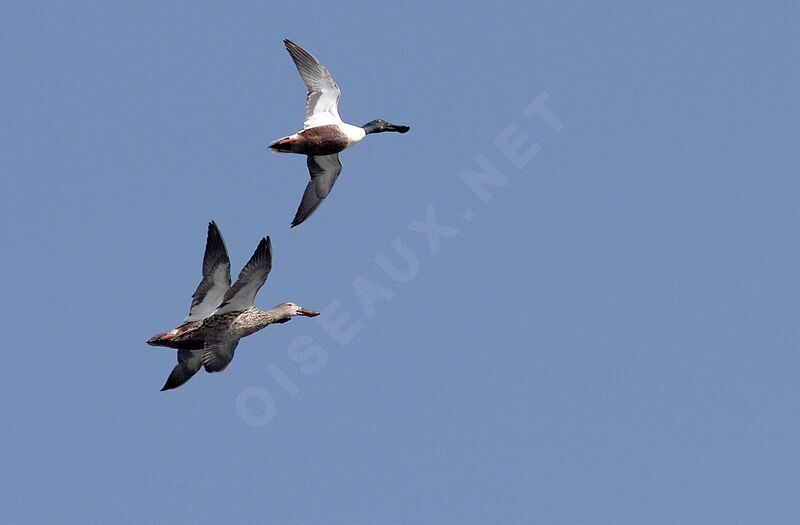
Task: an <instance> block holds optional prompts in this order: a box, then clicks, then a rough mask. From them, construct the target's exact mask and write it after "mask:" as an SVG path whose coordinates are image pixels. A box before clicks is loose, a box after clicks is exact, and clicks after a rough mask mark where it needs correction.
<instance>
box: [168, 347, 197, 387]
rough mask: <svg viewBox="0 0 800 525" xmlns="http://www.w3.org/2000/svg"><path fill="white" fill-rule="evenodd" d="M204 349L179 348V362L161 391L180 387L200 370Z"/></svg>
mask: <svg viewBox="0 0 800 525" xmlns="http://www.w3.org/2000/svg"><path fill="white" fill-rule="evenodd" d="M202 356H203V350H178V364H177V365H175V368H173V369H172V373H171V374H170V375H169V377H168V378H167V382H166V383H164V386H163V387H161V391H162V392H163V391H164V390H172V389H173V388H178V387H179V386H181V385H182V384H184V383H185V382H187V381H188V380H190V379H191V378H192V376H193V375H195V374H196V373H197V371H198V370H200V366H201V365H202V361H201V358H202Z"/></svg>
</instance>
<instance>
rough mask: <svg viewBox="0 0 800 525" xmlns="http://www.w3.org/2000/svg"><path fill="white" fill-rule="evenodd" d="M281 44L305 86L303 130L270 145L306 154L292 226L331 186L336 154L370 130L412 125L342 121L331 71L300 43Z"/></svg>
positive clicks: (337, 164)
mask: <svg viewBox="0 0 800 525" xmlns="http://www.w3.org/2000/svg"><path fill="white" fill-rule="evenodd" d="M283 43H284V44H285V45H286V50H287V51H289V54H290V55H291V56H292V60H294V65H295V66H297V71H298V72H299V73H300V77H301V78H302V79H303V82H305V84H306V87H307V88H308V95H307V97H306V121H305V122H304V123H303V129H302V130H301V131H298V132H297V133H295V134H294V135H289V136H288V137H283V138H281V139H278V140H276V141H275V142H273V143H272V144H270V145H269V147H270V148H271V149H272V150H274V151H278V152H281V153H301V154H303V155H307V157H308V158H307V160H306V163H307V165H308V172H309V174H310V175H311V181H310V182H309V183H308V185H307V186H306V191H305V192H304V193H303V199H302V200H301V201H300V207H299V208H298V209H297V213H296V214H295V216H294V220H292V228H294V227H295V226H297V225H298V224H300V223H302V222H303V221H304V220H306V219H307V218H308V217H309V216H310V215H311V214H312V213H314V210H316V209H317V208H318V207H319V205H320V204H321V203H322V201H323V200H325V197H327V196H328V193H330V191H331V188H333V184H334V183H335V182H336V178H337V177H338V176H339V173H340V172H341V171H342V164H341V162H339V155H338V153H339V152H340V151H342V150H343V149H345V148H349V147H350V146H352V145H353V144H356V143H358V142H360V141H361V139H363V138H364V137H366V136H367V135H369V134H370V133H383V132H384V131H396V132H397V133H405V132H407V131H408V130H409V129H411V128H409V127H408V126H401V125H397V124H391V123H389V122H386V121H385V120H382V119H377V120H373V121H371V122H367V123H366V124H364V125H363V126H353V125H352V124H347V123H345V122H342V119H341V118H340V117H339V95H341V91H339V86H337V85H336V82H334V80H333V77H331V74H330V73H328V70H327V69H325V66H323V65H322V64H320V63H319V60H317V59H316V58H315V57H314V55H312V54H311V53H309V52H308V51H306V50H305V49H303V48H302V47H300V46H299V45H297V44H295V43H294V42H292V41H291V40H288V39H287V40H284V41H283Z"/></svg>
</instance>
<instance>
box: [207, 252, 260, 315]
mask: <svg viewBox="0 0 800 525" xmlns="http://www.w3.org/2000/svg"><path fill="white" fill-rule="evenodd" d="M270 270H272V244H271V242H270V240H269V237H266V238H263V239H261V242H259V243H258V247H257V248H256V251H255V252H254V253H253V256H252V257H250V260H249V261H248V262H247V264H246V265H245V266H244V268H242V271H241V272H240V273H239V278H238V279H236V283H235V284H234V285H233V286H232V287H231V288H230V290H228V291H227V292H226V293H225V297H224V299H223V300H222V304H221V305H220V306H219V308H218V309H217V311H216V312H215V315H222V314H225V313H228V312H241V311H243V310H247V309H248V308H250V307H251V306H253V305H255V300H256V294H257V293H258V290H260V289H261V287H262V286H263V285H264V282H265V281H266V280H267V276H268V275H269V272H270Z"/></svg>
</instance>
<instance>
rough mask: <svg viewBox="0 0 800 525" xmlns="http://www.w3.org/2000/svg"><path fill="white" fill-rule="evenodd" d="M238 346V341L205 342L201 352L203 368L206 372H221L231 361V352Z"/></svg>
mask: <svg viewBox="0 0 800 525" xmlns="http://www.w3.org/2000/svg"><path fill="white" fill-rule="evenodd" d="M238 345H239V340H238V339H235V340H233V341H206V346H205V350H204V351H203V357H202V361H203V367H204V368H205V369H206V372H222V371H223V370H225V368H227V366H228V365H229V364H230V362H231V360H232V359H233V352H234V351H235V350H236V347H237V346H238Z"/></svg>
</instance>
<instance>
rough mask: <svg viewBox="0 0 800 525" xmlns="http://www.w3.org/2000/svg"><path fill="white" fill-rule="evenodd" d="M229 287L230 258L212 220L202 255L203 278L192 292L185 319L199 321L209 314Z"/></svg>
mask: <svg viewBox="0 0 800 525" xmlns="http://www.w3.org/2000/svg"><path fill="white" fill-rule="evenodd" d="M230 287H231V260H230V259H229V258H228V249H227V248H226V247H225V241H224V240H223V239H222V234H221V233H220V231H219V228H218V227H217V224H216V223H215V222H214V221H211V222H210V223H208V237H207V239H206V253H205V255H204V256H203V280H202V281H200V284H199V285H198V286H197V290H195V291H194V294H192V306H191V308H190V309H189V316H188V317H187V318H186V321H200V320H201V319H205V318H206V317H208V316H209V315H211V314H212V313H213V312H214V310H216V309H217V307H218V306H219V305H220V303H221V302H222V299H223V298H224V297H225V292H227V291H228V289H229V288H230Z"/></svg>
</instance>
